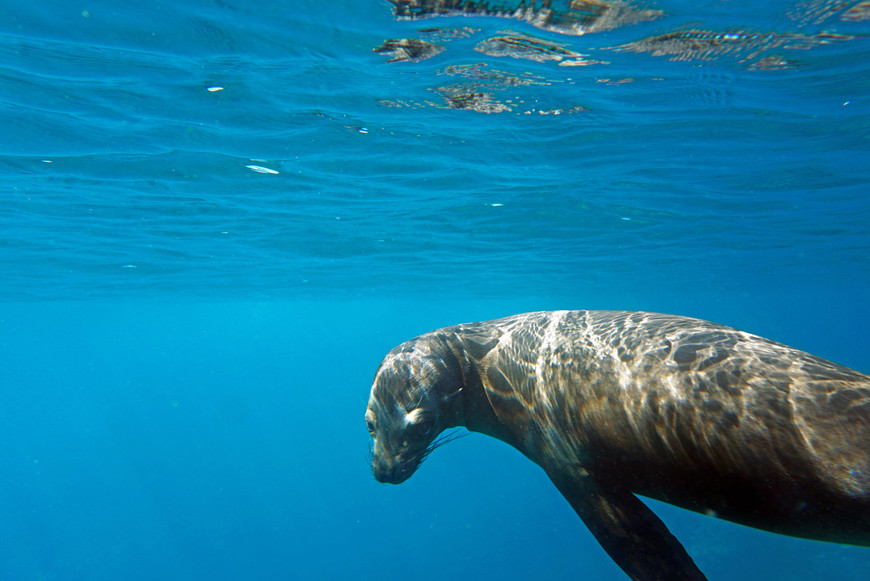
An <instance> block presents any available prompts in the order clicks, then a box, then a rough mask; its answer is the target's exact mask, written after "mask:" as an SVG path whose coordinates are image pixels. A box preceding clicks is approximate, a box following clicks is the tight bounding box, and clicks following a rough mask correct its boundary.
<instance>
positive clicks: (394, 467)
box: [372, 456, 413, 484]
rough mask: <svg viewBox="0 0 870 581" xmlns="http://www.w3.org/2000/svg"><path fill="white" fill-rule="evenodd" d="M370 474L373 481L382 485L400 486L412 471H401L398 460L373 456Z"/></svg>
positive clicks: (400, 464)
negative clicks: (372, 476)
mask: <svg viewBox="0 0 870 581" xmlns="http://www.w3.org/2000/svg"><path fill="white" fill-rule="evenodd" d="M372 474H374V476H375V480H377V481H378V482H381V483H383V484H401V483H402V482H404V481H405V480H407V479H408V478H409V477H410V476H411V474H413V470H408V469H407V468H405V469H403V467H402V463H401V461H400V459H399V458H396V457H393V458H391V457H389V456H373V457H372Z"/></svg>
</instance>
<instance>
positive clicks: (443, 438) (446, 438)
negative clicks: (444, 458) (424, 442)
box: [426, 430, 468, 456]
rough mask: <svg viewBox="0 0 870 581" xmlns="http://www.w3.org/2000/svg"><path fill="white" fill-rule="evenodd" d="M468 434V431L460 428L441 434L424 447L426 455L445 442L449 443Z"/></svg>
mask: <svg viewBox="0 0 870 581" xmlns="http://www.w3.org/2000/svg"><path fill="white" fill-rule="evenodd" d="M467 435H468V432H463V431H461V430H453V431H452V432H449V433H447V434H441V435H440V436H438V437H437V438H435V440H434V441H433V442H432V443H431V444H429V445H428V446H427V447H426V455H427V456H428V455H429V454H430V453H431V452H432V450H435V449H438V448H440V447H441V446H444V445H445V444H449V443H450V442H453V441H455V440H458V439H459V438H464V437H465V436H467Z"/></svg>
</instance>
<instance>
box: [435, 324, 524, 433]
mask: <svg viewBox="0 0 870 581" xmlns="http://www.w3.org/2000/svg"><path fill="white" fill-rule="evenodd" d="M449 331H450V332H449V333H445V335H444V337H443V339H444V342H445V343H446V344H447V345H448V346H449V348H450V350H451V351H452V352H453V354H454V355H455V356H456V359H457V361H458V362H459V365H460V369H461V374H462V379H463V385H462V392H461V397H458V398H456V402H455V404H454V406H452V410H451V412H452V416H453V417H452V418H451V419H452V421H453V425H456V426H464V427H465V428H466V429H468V430H469V431H471V432H478V433H481V434H486V435H487V436H490V437H493V438H496V439H499V440H501V441H503V442H506V443H508V444H510V445H512V446H519V441H518V439H517V438H516V437H515V435H514V434H513V433H512V432H511V430H510V429H509V428H508V426H506V425H505V424H504V423H503V422H502V421H501V420H500V419H499V415H498V413H497V410H496V409H495V407H494V406H493V403H492V400H491V399H490V397H489V393H488V391H487V389H486V386H485V385H484V382H483V380H482V377H483V375H484V373H485V371H484V358H485V357H486V355H487V354H488V353H489V352H490V351H491V350H492V349H494V348H495V347H496V346H497V345H498V342H499V336H500V335H501V333H500V332H499V331H498V329H497V328H495V327H489V328H485V327H483V326H482V325H480V324H473V325H458V326H456V327H453V328H450V329H449Z"/></svg>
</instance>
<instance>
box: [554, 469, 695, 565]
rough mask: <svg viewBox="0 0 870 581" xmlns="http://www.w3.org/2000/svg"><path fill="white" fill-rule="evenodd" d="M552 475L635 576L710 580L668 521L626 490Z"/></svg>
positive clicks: (601, 540) (604, 545)
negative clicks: (662, 519) (665, 521)
mask: <svg viewBox="0 0 870 581" xmlns="http://www.w3.org/2000/svg"><path fill="white" fill-rule="evenodd" d="M550 479H551V480H552V481H553V483H554V484H555V485H556V487H557V488H558V489H559V492H561V493H562V496H564V497H565V500H567V501H568V502H569V503H570V504H571V506H572V507H573V508H574V511H575V512H576V513H577V515H578V516H579V517H580V518H581V519H582V520H583V522H584V523H585V524H586V526H587V527H589V531H590V532H591V533H592V534H593V535H594V536H595V538H596V539H597V540H598V542H599V543H600V544H601V546H602V548H604V550H605V551H607V554H608V555H610V557H611V558H612V559H613V560H614V561H615V562H616V564H617V565H619V566H620V567H621V568H622V570H623V571H625V572H626V573H627V574H628V576H629V577H631V578H632V579H634V580H635V581H664V580H668V581H706V580H707V578H706V577H705V576H704V574H703V573H701V571H700V569H698V566H697V565H695V562H694V561H693V560H692V557H690V556H689V553H687V552H686V549H684V548H683V545H681V544H680V541H678V540H677V539H676V537H674V535H672V534H671V532H670V531H669V530H668V528H667V527H666V526H665V523H663V522H662V521H661V519H659V517H657V516H656V515H655V513H654V512H653V511H651V510H650V509H649V508H648V507H647V506H646V505H645V504H644V503H643V502H641V500H640V499H639V498H637V497H636V496H635V495H634V494H632V493H631V492H628V491H626V490H619V489H613V490H608V489H606V488H604V487H603V486H602V485H601V484H600V483H598V482H596V481H595V480H594V479H593V478H592V477H585V478H584V479H583V482H582V484H578V483H577V482H576V481H568V480H566V479H565V478H560V477H559V476H556V477H553V476H552V475H551V476H550Z"/></svg>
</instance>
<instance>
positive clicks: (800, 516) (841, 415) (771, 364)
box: [366, 311, 870, 579]
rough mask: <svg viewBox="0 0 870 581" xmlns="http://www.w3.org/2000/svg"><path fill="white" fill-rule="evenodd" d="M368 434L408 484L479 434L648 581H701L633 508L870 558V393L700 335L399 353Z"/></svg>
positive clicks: (623, 335)
mask: <svg viewBox="0 0 870 581" xmlns="http://www.w3.org/2000/svg"><path fill="white" fill-rule="evenodd" d="M366 421H367V424H368V426H369V429H370V431H371V433H372V436H373V438H374V445H373V463H372V466H373V470H374V473H375V476H376V478H377V479H378V480H380V481H382V482H393V483H399V482H402V481H404V480H405V479H407V478H408V477H409V476H410V475H411V474H413V472H414V470H416V468H417V466H418V465H419V462H420V461H422V459H423V458H425V456H426V455H427V454H428V453H429V452H431V450H432V449H433V442H435V445H436V446H437V442H436V441H435V437H436V436H437V435H438V433H440V432H441V431H442V430H444V429H447V428H451V427H454V426H465V427H466V428H468V429H469V430H471V431H478V432H482V433H485V434H488V435H490V436H493V437H496V438H499V439H501V440H503V441H505V442H507V443H509V444H511V445H513V446H514V447H516V448H517V449H519V450H520V451H521V452H523V453H524V454H525V455H526V456H527V457H529V458H530V459H531V460H533V461H534V462H536V463H537V464H539V465H540V466H541V467H542V468H543V469H544V470H545V471H546V472H547V474H548V475H549V476H550V478H551V480H553V482H554V484H556V486H557V487H558V488H559V490H560V491H561V492H562V494H563V495H564V496H565V498H566V499H567V500H568V501H569V502H570V503H571V505H572V507H573V508H574V509H575V511H577V513H578V515H579V516H580V517H581V518H582V519H583V520H584V522H585V523H586V524H587V526H589V528H590V530H591V531H592V533H593V534H594V535H595V536H596V538H597V539H598V541H599V542H600V543H601V544H602V546H603V547H604V548H605V550H607V551H608V553H609V554H610V555H611V556H612V557H613V558H614V560H615V561H616V562H617V564H619V565H620V566H621V567H622V568H623V569H624V570H625V571H626V572H627V573H628V574H629V576H631V577H632V578H633V579H703V578H704V576H703V574H701V572H700V571H699V570H698V569H697V567H696V566H695V565H694V563H693V562H692V560H691V558H690V557H689V556H688V554H687V553H686V552H685V550H684V549H683V547H682V546H681V545H680V544H679V542H678V541H677V540H676V539H675V538H674V537H673V536H672V535H671V534H670V533H669V532H668V530H667V528H666V527H665V526H664V524H663V523H661V521H660V520H658V518H657V517H656V516H655V515H654V514H653V513H652V511H650V510H649V509H648V508H646V506H645V505H643V504H642V503H641V502H640V501H639V500H638V499H637V498H636V497H635V496H634V494H641V495H644V496H648V497H650V498H655V499H658V500H662V501H664V502H668V503H670V504H674V505H677V506H681V507H684V508H687V509H690V510H694V511H698V512H702V513H705V514H709V515H713V516H718V517H720V518H723V519H727V520H730V521H733V522H737V523H741V524H745V525H749V526H752V527H756V528H760V529H764V530H769V531H773V532H777V533H782V534H787V535H793V536H799V537H805V538H811V539H819V540H825V541H834V542H841V543H849V544H856V545H864V546H870V376H867V375H865V374H862V373H859V372H857V371H853V370H851V369H848V368H846V367H843V366H840V365H837V364H835V363H832V362H830V361H827V360H824V359H821V358H819V357H815V356H813V355H810V354H808V353H805V352H802V351H799V350H797V349H793V348H791V347H787V346H785V345H781V344H779V343H775V342H773V341H769V340H767V339H763V338H761V337H758V336H756V335H752V334H749V333H744V332H742V331H738V330H735V329H732V328H729V327H725V326H722V325H717V324H715V323H709V322H706V321H701V320H698V319H691V318H686V317H678V316H673V315H662V314H657V313H644V312H628V311H554V312H538V313H526V314H521V315H515V316H512V317H507V318H504V319H497V320H494V321H487V322H482V323H472V324H464V325H457V326H454V327H447V328H444V329H440V330H437V331H433V332H431V333H427V334H425V335H422V336H420V337H418V338H416V339H413V340H411V341H408V342H406V343H403V344H402V345H400V346H398V347H396V348H395V349H393V350H392V351H391V352H390V353H389V354H388V355H387V356H386V358H385V359H384V361H383V362H382V363H381V366H380V368H379V370H378V372H377V375H376V377H375V381H374V384H373V386H372V393H371V397H370V400H369V406H368V410H367V413H366Z"/></svg>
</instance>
